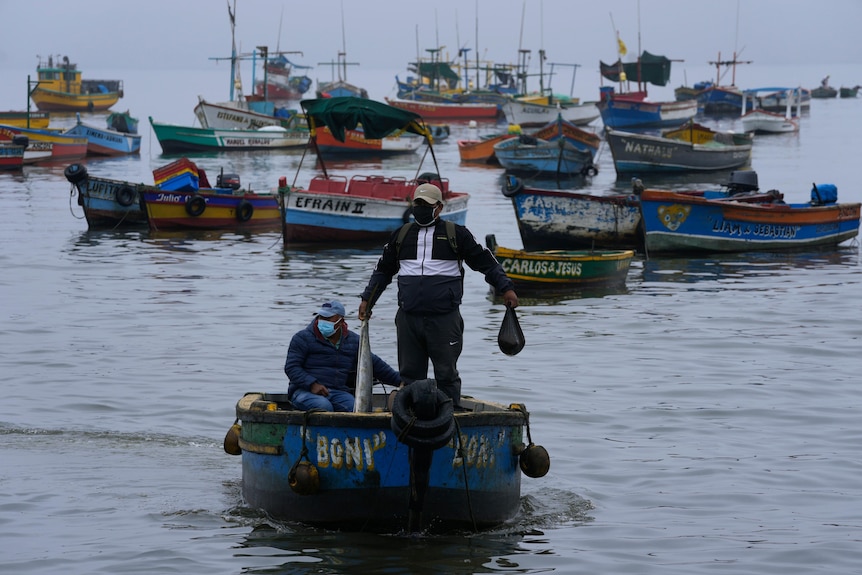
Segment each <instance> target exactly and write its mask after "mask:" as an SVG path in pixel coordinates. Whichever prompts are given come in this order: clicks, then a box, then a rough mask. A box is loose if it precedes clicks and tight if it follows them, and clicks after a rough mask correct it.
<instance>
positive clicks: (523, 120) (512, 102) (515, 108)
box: [502, 98, 600, 127]
mask: <svg viewBox="0 0 862 575" xmlns="http://www.w3.org/2000/svg"><path fill="white" fill-rule="evenodd" d="M502 107H503V113H504V114H505V115H506V121H507V122H508V123H510V124H515V125H518V126H522V127H537V126H544V125H545V124H547V123H548V122H553V121H554V120H555V119H556V118H557V117H558V116H562V118H563V119H564V120H566V121H567V122H570V123H572V124H574V125H576V126H586V125H587V124H589V123H590V122H592V121H593V120H595V119H596V118H598V117H599V115H600V114H599V109H598V108H597V107H596V103H595V102H583V103H581V102H579V101H570V102H562V101H556V102H554V103H552V104H544V103H539V102H531V101H528V100H523V99H517V98H513V99H509V100H507V101H506V102H505V103H504V104H503V106H502Z"/></svg>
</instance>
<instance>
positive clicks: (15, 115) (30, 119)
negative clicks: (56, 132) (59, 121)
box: [0, 110, 51, 130]
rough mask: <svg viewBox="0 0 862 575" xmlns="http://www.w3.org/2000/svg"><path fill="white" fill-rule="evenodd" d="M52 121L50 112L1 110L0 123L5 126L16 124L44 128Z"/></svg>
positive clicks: (18, 126) (24, 126)
mask: <svg viewBox="0 0 862 575" xmlns="http://www.w3.org/2000/svg"><path fill="white" fill-rule="evenodd" d="M50 122H51V116H50V114H49V113H48V112H29V111H22V112H17V111H13V110H9V111H5V112H0V124H2V125H4V126H15V127H17V128H38V129H40V130H41V129H44V128H47V127H48V124H49V123H50Z"/></svg>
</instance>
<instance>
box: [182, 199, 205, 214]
mask: <svg viewBox="0 0 862 575" xmlns="http://www.w3.org/2000/svg"><path fill="white" fill-rule="evenodd" d="M206 209H207V201H206V200H205V199H204V198H203V196H198V195H194V196H189V198H188V199H187V200H186V213H187V214H188V215H190V216H191V217H193V218H196V217H198V216H199V215H201V214H202V213H204V210H206Z"/></svg>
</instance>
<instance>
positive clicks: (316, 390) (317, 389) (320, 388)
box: [310, 381, 329, 397]
mask: <svg viewBox="0 0 862 575" xmlns="http://www.w3.org/2000/svg"><path fill="white" fill-rule="evenodd" d="M310 391H311V393H313V394H314V395H322V396H323V397H329V388H328V387H326V386H325V385H321V384H319V383H317V382H316V381H315V382H314V383H312V384H311V389H310Z"/></svg>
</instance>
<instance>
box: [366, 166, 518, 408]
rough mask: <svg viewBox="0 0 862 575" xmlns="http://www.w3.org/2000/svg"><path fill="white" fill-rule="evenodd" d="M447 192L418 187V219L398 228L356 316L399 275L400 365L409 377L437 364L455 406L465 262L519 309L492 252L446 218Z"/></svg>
mask: <svg viewBox="0 0 862 575" xmlns="http://www.w3.org/2000/svg"><path fill="white" fill-rule="evenodd" d="M441 211H443V194H442V193H441V192H440V188H438V187H437V186H435V185H434V184H429V183H425V184H421V185H419V186H418V187H417V188H416V190H415V191H414V192H413V217H414V219H415V221H414V222H413V223H411V224H405V226H404V227H402V228H400V229H398V230H396V231H394V232H393V233H392V235H391V236H390V238H389V242H388V243H387V244H386V245H385V246H384V247H383V255H381V256H380V259H379V260H378V262H377V266H376V267H375V268H374V272H373V273H372V274H371V279H370V280H369V282H368V286H367V287H366V288H365V291H363V292H362V303H361V304H359V319H360V320H363V319H366V316H367V310H368V308H369V306H373V305H374V302H375V301H377V298H379V297H380V294H381V293H382V292H383V290H384V289H386V286H388V285H389V283H390V282H391V281H392V277H393V276H394V275H395V274H396V273H397V274H398V312H397V314H396V315H395V326H396V333H397V336H398V367H399V371H400V372H401V378H402V379H403V380H404V382H405V383H408V384H409V383H413V382H414V381H416V380H420V379H426V378H427V377H428V360H429V359H430V360H431V364H432V365H433V366H434V378H435V379H436V380H437V386H438V387H439V388H440V389H441V390H442V391H443V392H444V393H445V394H446V395H448V396H449V397H451V398H452V400H453V401H454V404H455V405H456V406H457V405H459V403H460V400H461V377H460V376H459V375H458V367H457V363H458V357H459V356H460V355H461V349H462V348H463V344H464V342H463V339H462V336H463V334H464V320H463V319H462V317H461V312H460V311H459V306H460V305H461V299H462V296H463V293H464V266H463V263H466V264H467V265H468V266H470V268H472V269H473V270H475V271H478V272H481V273H482V274H484V276H485V281H486V282H488V283H489V284H490V285H491V286H493V287H494V288H495V289H496V290H497V293H499V294H502V295H503V299H504V300H505V302H506V305H507V306H509V307H512V308H515V307H518V296H517V295H516V294H515V289H514V284H513V283H512V280H510V279H509V277H508V276H507V275H506V272H504V271H503V268H502V267H501V266H500V263H499V262H498V261H497V259H496V258H495V257H494V255H493V254H492V253H491V252H490V251H488V250H487V249H486V248H485V247H484V246H482V245H480V244H479V243H478V242H477V241H476V238H475V237H473V234H472V233H471V232H470V230H468V229H467V228H465V227H464V226H460V225H454V224H452V223H448V224H447V222H445V221H443V220H441V219H440V218H439V216H440V212H441Z"/></svg>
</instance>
